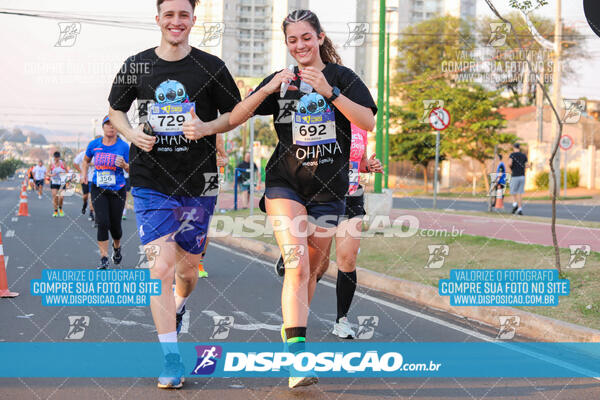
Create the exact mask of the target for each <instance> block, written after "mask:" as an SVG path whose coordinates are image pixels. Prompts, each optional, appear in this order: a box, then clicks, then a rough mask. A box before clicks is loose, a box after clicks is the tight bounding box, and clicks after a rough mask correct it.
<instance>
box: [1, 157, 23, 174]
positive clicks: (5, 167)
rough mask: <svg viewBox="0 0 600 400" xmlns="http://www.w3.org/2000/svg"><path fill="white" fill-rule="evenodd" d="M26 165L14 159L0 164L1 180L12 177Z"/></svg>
mask: <svg viewBox="0 0 600 400" xmlns="http://www.w3.org/2000/svg"><path fill="white" fill-rule="evenodd" d="M24 165H25V163H23V161H21V160H15V159H14V158H9V159H8V160H4V161H2V162H0V179H6V178H8V177H9V176H12V175H13V174H14V173H15V171H16V170H17V169H19V168H21V167H22V166H24Z"/></svg>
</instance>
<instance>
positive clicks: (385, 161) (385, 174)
mask: <svg viewBox="0 0 600 400" xmlns="http://www.w3.org/2000/svg"><path fill="white" fill-rule="evenodd" d="M396 11H398V7H387V8H386V9H385V12H386V25H388V22H389V21H388V20H387V15H389V14H391V13H393V12H396ZM389 31H390V27H389V26H386V36H387V37H386V46H385V48H386V51H387V55H386V78H385V80H386V89H385V141H384V155H383V166H384V170H383V183H384V187H385V188H386V189H388V188H389V186H388V185H389V165H390V58H391V53H390V50H391V48H390V32H389Z"/></svg>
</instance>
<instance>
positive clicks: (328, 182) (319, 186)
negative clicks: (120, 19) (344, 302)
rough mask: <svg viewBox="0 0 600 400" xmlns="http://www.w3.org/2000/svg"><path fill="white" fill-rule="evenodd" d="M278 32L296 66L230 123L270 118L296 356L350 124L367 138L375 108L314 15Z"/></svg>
mask: <svg viewBox="0 0 600 400" xmlns="http://www.w3.org/2000/svg"><path fill="white" fill-rule="evenodd" d="M282 28H283V32H284V35H285V42H286V45H287V47H288V51H289V52H290V55H291V56H292V57H293V58H294V59H295V60H296V61H297V62H298V66H297V67H293V70H292V69H290V68H288V69H284V70H282V71H279V72H276V73H273V74H271V75H269V76H268V77H266V78H265V79H264V80H263V81H262V82H261V84H260V85H259V86H258V87H257V88H256V89H255V90H254V91H253V92H252V93H251V94H250V95H249V96H248V97H247V98H246V99H245V100H243V101H242V102H241V103H238V104H237V105H236V107H235V108H234V110H233V111H232V112H231V115H230V119H229V122H230V124H232V125H239V124H242V123H243V122H245V121H246V120H247V119H248V118H250V117H251V116H252V115H253V114H258V115H272V116H273V124H274V126H275V130H276V132H277V137H278V139H279V143H278V144H277V147H276V148H275V151H274V152H273V155H272V156H271V159H270V160H269V162H268V164H267V167H266V181H265V186H266V189H265V198H266V201H265V203H266V211H267V214H268V216H269V217H270V218H271V221H272V222H273V225H274V231H275V238H276V239H277V243H278V245H279V248H280V250H281V254H283V256H284V260H285V266H286V273H285V279H284V283H283V291H282V295H281V305H282V312H283V321H284V328H285V329H284V330H282V336H283V337H284V340H285V341H287V343H288V345H289V347H290V351H291V352H296V351H298V350H299V349H301V348H302V346H303V343H304V341H305V337H306V325H307V319H308V312H309V304H310V301H311V299H312V296H313V293H314V290H315V287H316V284H317V273H319V269H320V266H321V265H323V264H324V263H326V262H327V260H328V257H329V252H328V251H327V250H328V249H329V248H330V244H331V240H332V238H333V235H334V234H335V232H336V226H337V224H338V219H339V216H341V215H343V214H344V208H345V194H346V192H347V190H348V165H349V158H350V143H351V139H352V131H351V128H350V124H351V123H353V124H354V125H356V126H358V127H360V128H362V129H366V130H367V131H369V130H372V129H373V127H374V125H375V118H374V114H375V113H376V112H377V107H376V106H375V103H374V101H373V98H372V96H371V94H370V93H369V90H368V89H367V87H366V86H365V84H364V83H363V82H362V81H361V79H360V78H359V77H358V76H357V75H356V74H355V73H354V72H353V71H352V70H350V69H349V68H346V67H343V66H342V65H341V59H340V57H339V56H338V54H337V53H336V51H335V49H334V47H333V44H332V43H331V41H330V39H329V38H328V37H327V36H326V35H325V32H324V31H323V29H322V27H321V25H320V23H319V20H318V18H317V16H316V15H315V14H314V13H312V12H311V11H309V10H296V11H294V12H292V13H291V14H290V15H288V16H287V17H286V19H285V20H284V22H283V26H282ZM277 220H279V221H278V222H276V221H277ZM313 383H316V378H315V377H304V378H290V382H289V386H290V387H296V386H301V385H310V384H313Z"/></svg>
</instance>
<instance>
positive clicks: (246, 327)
mask: <svg viewBox="0 0 600 400" xmlns="http://www.w3.org/2000/svg"><path fill="white" fill-rule="evenodd" d="M202 313H204V314H206V315H208V316H209V317H223V315H221V314H218V313H217V312H215V311H213V310H202ZM234 314H235V315H236V317H238V316H239V317H241V318H244V319H245V320H246V321H250V323H249V324H238V323H235V322H234V323H233V325H232V326H231V328H233V329H238V330H240V331H255V330H258V329H266V330H268V331H275V332H279V330H280V329H281V324H277V325H270V324H263V323H262V322H259V321H257V320H256V319H254V318H253V317H251V316H250V315H248V314H246V313H245V312H243V311H236V312H235V313H234ZM235 321H239V319H237V318H236V319H235Z"/></svg>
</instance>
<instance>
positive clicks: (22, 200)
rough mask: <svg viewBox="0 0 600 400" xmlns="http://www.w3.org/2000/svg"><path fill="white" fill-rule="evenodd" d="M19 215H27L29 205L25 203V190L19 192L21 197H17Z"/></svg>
mask: <svg viewBox="0 0 600 400" xmlns="http://www.w3.org/2000/svg"><path fill="white" fill-rule="evenodd" d="M17 215H18V216H19V217H29V206H28V205H27V192H25V191H22V192H21V198H20V199H19V212H18V213H17Z"/></svg>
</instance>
